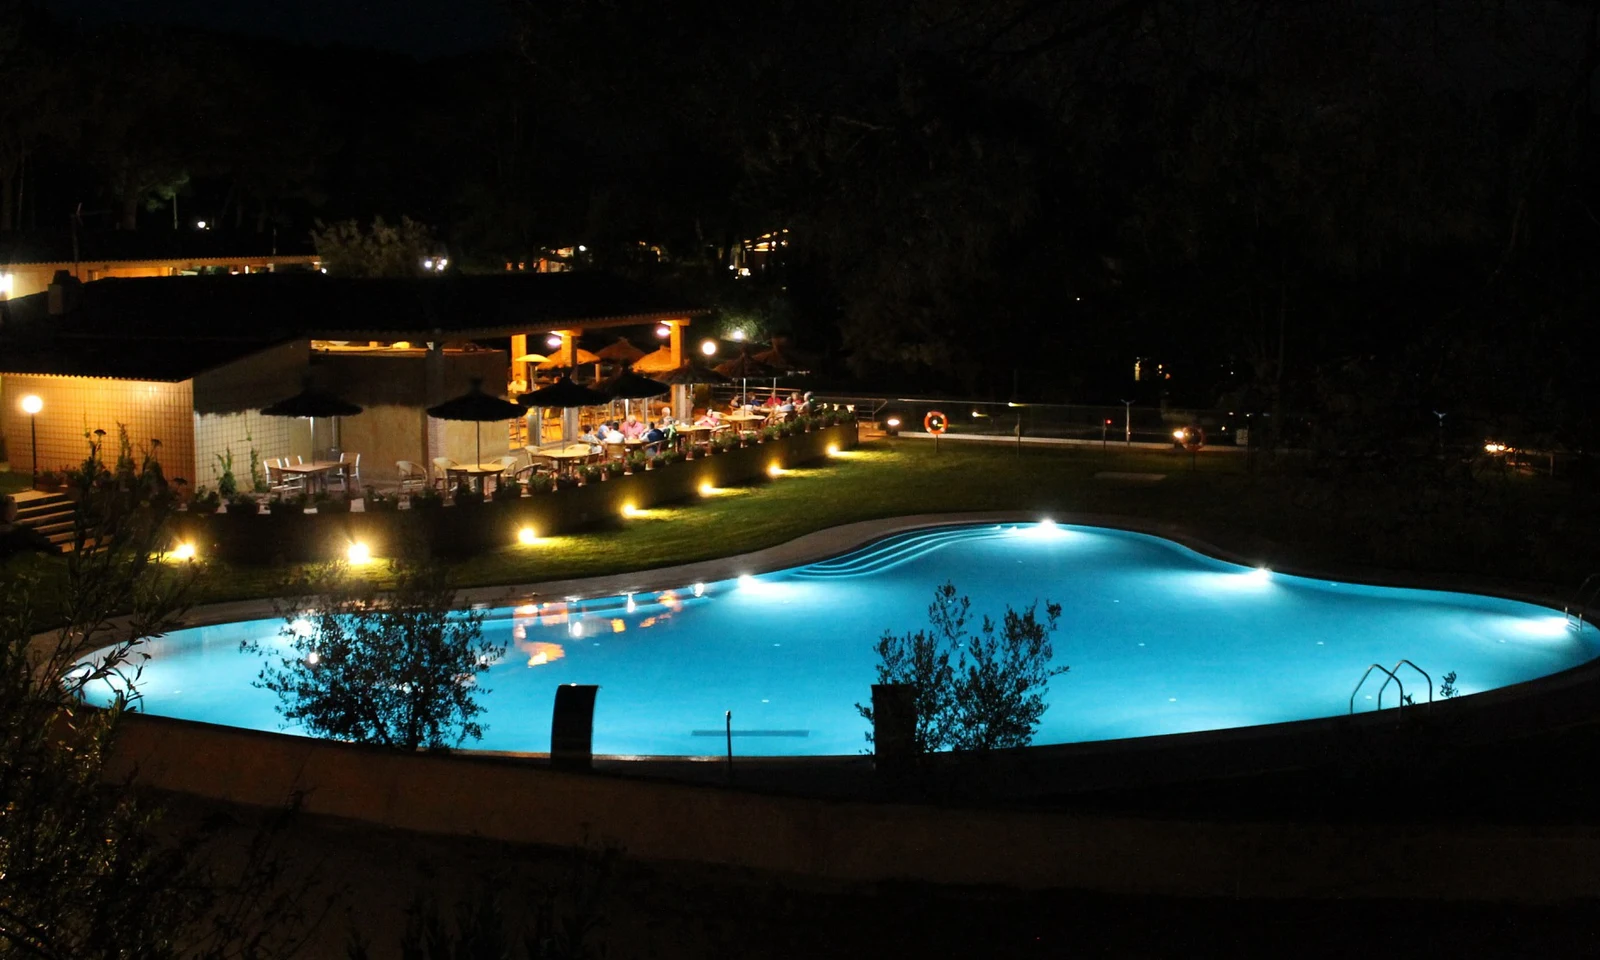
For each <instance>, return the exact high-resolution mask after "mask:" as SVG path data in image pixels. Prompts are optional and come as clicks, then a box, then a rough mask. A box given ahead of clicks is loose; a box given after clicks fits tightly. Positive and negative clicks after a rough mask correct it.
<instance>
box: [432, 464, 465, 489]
mask: <svg viewBox="0 0 1600 960" xmlns="http://www.w3.org/2000/svg"><path fill="white" fill-rule="evenodd" d="M459 466H461V464H459V463H457V462H455V461H454V460H452V459H450V458H449V457H434V458H433V485H434V486H436V487H438V488H439V489H440V490H441V491H448V490H449V489H450V471H451V470H454V469H456V468H457V467H459Z"/></svg>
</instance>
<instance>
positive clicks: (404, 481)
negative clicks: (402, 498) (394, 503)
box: [394, 460, 428, 493]
mask: <svg viewBox="0 0 1600 960" xmlns="http://www.w3.org/2000/svg"><path fill="white" fill-rule="evenodd" d="M394 469H395V473H397V474H399V475H400V491H401V492H402V493H404V492H406V491H408V490H423V489H426V488H427V486H428V471H426V470H424V469H422V468H421V467H419V466H417V465H416V464H415V463H412V462H411V461H410V460H396V461H395V462H394Z"/></svg>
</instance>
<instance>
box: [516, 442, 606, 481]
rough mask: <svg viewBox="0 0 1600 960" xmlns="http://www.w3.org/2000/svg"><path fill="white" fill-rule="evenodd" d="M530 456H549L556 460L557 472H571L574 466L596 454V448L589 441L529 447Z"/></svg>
mask: <svg viewBox="0 0 1600 960" xmlns="http://www.w3.org/2000/svg"><path fill="white" fill-rule="evenodd" d="M526 449H527V451H528V454H529V456H535V457H548V458H549V459H551V460H554V461H555V464H556V473H557V474H560V473H561V472H562V471H566V472H567V473H568V474H569V475H570V474H571V470H572V467H574V466H577V465H578V464H580V463H582V462H584V461H585V460H588V459H589V458H590V457H593V456H594V449H593V448H592V447H590V446H589V445H588V444H587V443H568V444H562V445H561V446H555V447H528V448H526Z"/></svg>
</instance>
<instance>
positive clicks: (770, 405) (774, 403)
mask: <svg viewBox="0 0 1600 960" xmlns="http://www.w3.org/2000/svg"><path fill="white" fill-rule="evenodd" d="M780 403H782V401H781V400H779V399H778V395H777V394H776V393H774V394H772V395H771V396H769V397H767V402H766V403H764V404H762V406H764V407H766V408H767V409H768V410H775V409H777V407H778V405H779V404H780Z"/></svg>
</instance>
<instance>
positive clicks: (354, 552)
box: [344, 540, 372, 566]
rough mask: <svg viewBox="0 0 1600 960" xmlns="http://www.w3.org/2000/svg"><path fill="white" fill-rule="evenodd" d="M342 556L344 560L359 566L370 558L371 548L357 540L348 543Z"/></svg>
mask: <svg viewBox="0 0 1600 960" xmlns="http://www.w3.org/2000/svg"><path fill="white" fill-rule="evenodd" d="M344 557H345V559H346V560H348V561H350V562H351V563H353V564H355V565H357V566H359V565H361V564H363V563H367V562H368V561H370V560H371V559H372V550H371V549H370V548H369V547H368V546H367V545H366V544H364V543H362V542H361V541H359V540H357V541H355V542H354V543H352V544H350V547H349V549H347V550H345V552H344Z"/></svg>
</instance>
